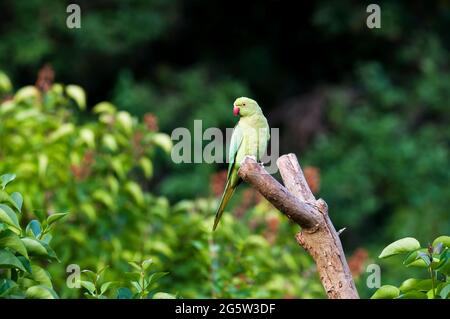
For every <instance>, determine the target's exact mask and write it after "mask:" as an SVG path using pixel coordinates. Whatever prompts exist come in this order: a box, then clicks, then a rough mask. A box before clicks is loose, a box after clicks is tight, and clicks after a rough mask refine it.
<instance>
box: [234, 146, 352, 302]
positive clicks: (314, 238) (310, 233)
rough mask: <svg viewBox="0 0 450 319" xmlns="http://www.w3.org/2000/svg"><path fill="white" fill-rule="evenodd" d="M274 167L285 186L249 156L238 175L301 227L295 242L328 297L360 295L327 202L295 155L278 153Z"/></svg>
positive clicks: (342, 297)
mask: <svg viewBox="0 0 450 319" xmlns="http://www.w3.org/2000/svg"><path fill="white" fill-rule="evenodd" d="M277 166H278V168H279V169H280V174H281V177H282V179H283V181H284V184H285V185H286V187H285V186H283V185H281V184H280V183H279V182H278V181H277V180H276V179H275V178H273V177H272V176H271V175H270V174H269V173H267V172H266V170H265V169H264V168H263V167H262V166H261V165H259V164H258V163H257V162H256V161H255V159H254V158H253V157H249V156H247V157H245V158H244V160H243V161H242V163H241V167H240V169H239V176H240V177H241V178H242V179H243V180H244V181H246V182H247V183H249V184H251V185H252V186H253V187H254V188H256V189H257V190H258V191H259V192H260V193H261V194H262V195H263V196H264V197H265V198H266V199H267V200H268V201H269V202H270V203H272V205H273V206H275V207H276V208H277V209H278V210H280V211H281V212H282V213H283V214H285V215H286V216H287V217H288V218H289V219H291V220H292V221H293V222H295V223H296V224H298V225H299V226H300V227H301V228H302V230H301V232H300V233H298V234H297V235H296V239H297V242H298V243H299V244H300V245H301V246H302V247H303V248H304V249H305V250H306V251H307V252H308V253H309V254H310V255H311V256H312V258H313V259H314V261H315V263H316V265H317V270H318V272H319V275H320V280H321V282H322V285H323V287H324V288H325V291H326V293H327V295H328V298H330V299H357V298H359V296H358V292H357V290H356V288H355V284H354V282H353V278H352V275H351V272H350V269H349V267H348V264H347V261H346V259H345V255H344V250H343V248H342V244H341V241H340V239H339V235H338V233H337V232H336V230H335V229H334V226H333V224H332V222H331V220H330V218H329V216H328V206H327V204H326V203H325V201H324V200H322V199H318V200H316V199H315V197H314V195H313V193H312V192H311V189H310V188H309V186H308V184H307V182H306V179H305V177H304V175H303V171H302V169H301V167H300V165H299V163H298V161H297V158H296V156H295V155H294V154H288V155H283V156H281V157H280V158H279V159H278V161H277Z"/></svg>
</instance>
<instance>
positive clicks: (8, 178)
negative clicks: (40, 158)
mask: <svg viewBox="0 0 450 319" xmlns="http://www.w3.org/2000/svg"><path fill="white" fill-rule="evenodd" d="M15 178H16V174H5V175H2V176H0V184H1V186H2V189H5V187H6V185H8V183H10V182H12V181H13V180H14V179H15Z"/></svg>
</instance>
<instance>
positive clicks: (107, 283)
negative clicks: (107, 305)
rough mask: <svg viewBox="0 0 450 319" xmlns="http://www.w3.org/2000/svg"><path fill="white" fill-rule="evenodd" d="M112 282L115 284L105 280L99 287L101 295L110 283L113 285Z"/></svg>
mask: <svg viewBox="0 0 450 319" xmlns="http://www.w3.org/2000/svg"><path fill="white" fill-rule="evenodd" d="M113 284H115V282H114V281H107V282H105V283H104V284H103V285H102V286H101V287H100V294H101V295H103V294H104V293H105V292H106V291H107V290H108V288H109V287H110V286H111V285H113Z"/></svg>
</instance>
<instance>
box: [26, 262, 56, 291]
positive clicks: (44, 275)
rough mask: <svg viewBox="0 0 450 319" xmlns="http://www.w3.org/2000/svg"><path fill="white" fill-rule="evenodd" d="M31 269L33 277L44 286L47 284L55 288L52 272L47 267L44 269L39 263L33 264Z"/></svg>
mask: <svg viewBox="0 0 450 319" xmlns="http://www.w3.org/2000/svg"><path fill="white" fill-rule="evenodd" d="M31 270H32V272H31V278H32V279H33V280H34V281H36V282H37V283H39V284H40V285H42V286H45V287H48V288H53V285H52V280H51V277H50V274H49V273H48V272H47V271H46V270H45V269H43V268H41V267H39V266H37V265H32V266H31Z"/></svg>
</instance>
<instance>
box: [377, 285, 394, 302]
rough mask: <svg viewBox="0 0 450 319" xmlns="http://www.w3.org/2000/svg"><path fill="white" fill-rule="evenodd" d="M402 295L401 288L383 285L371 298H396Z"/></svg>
mask: <svg viewBox="0 0 450 319" xmlns="http://www.w3.org/2000/svg"><path fill="white" fill-rule="evenodd" d="M399 295H400V290H399V289H398V288H397V287H395V286H391V285H384V286H381V287H380V288H379V289H378V290H377V291H375V293H374V294H373V296H372V297H371V298H370V299H394V298H397V297H398V296H399Z"/></svg>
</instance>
